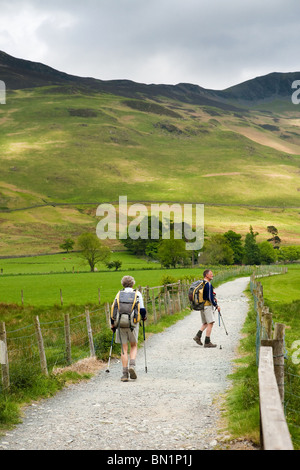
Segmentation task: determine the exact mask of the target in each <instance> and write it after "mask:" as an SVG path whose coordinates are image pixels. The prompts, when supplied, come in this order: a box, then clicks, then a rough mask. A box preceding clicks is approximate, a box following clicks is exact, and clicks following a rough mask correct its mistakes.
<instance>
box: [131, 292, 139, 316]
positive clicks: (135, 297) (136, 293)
mask: <svg viewBox="0 0 300 470" xmlns="http://www.w3.org/2000/svg"><path fill="white" fill-rule="evenodd" d="M137 296H138V291H137V289H135V296H134V301H133V304H132V308H131V311H133V309H134V306H135V304H136V299H137Z"/></svg>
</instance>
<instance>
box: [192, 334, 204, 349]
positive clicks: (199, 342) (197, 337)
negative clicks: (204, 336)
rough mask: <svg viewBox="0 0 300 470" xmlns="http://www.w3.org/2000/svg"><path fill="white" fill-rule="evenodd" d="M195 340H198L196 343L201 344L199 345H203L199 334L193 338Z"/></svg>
mask: <svg viewBox="0 0 300 470" xmlns="http://www.w3.org/2000/svg"><path fill="white" fill-rule="evenodd" d="M193 340H194V341H196V343H197V344H199V346H203V343H202V341H201V339H200V338H199V336H197V335H196V336H195V337H194V338H193Z"/></svg>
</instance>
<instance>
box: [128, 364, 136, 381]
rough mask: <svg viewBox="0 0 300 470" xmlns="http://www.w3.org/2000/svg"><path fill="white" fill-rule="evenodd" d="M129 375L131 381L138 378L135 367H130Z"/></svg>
mask: <svg viewBox="0 0 300 470" xmlns="http://www.w3.org/2000/svg"><path fill="white" fill-rule="evenodd" d="M129 375H130V378H131V379H136V378H137V375H136V372H135V368H134V366H129Z"/></svg>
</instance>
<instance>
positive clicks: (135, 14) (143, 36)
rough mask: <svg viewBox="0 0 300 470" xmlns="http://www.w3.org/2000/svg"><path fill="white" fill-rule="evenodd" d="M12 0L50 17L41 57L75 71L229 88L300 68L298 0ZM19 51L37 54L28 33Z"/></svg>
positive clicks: (40, 36)
mask: <svg viewBox="0 0 300 470" xmlns="http://www.w3.org/2000/svg"><path fill="white" fill-rule="evenodd" d="M12 3H13V5H14V11H16V9H18V11H20V10H22V9H26V8H27V9H28V8H29V6H31V10H30V11H31V12H32V16H34V15H35V14H38V13H39V14H43V15H44V16H43V21H41V24H40V26H39V27H38V28H37V29H36V30H35V35H36V41H37V42H38V43H40V44H42V45H44V53H43V55H42V56H41V57H40V61H41V62H44V63H46V64H47V65H50V66H52V67H54V68H58V69H59V70H63V71H66V72H68V73H73V74H75V75H82V76H94V77H96V78H100V79H118V78H127V79H131V80H134V81H140V82H144V83H178V82H190V83H196V84H199V85H200V86H204V87H207V88H218V89H221V88H225V87H226V86H230V85H233V84H235V83H238V82H240V81H242V80H245V79H248V78H253V77H254V76H256V75H263V74H265V73H269V72H273V71H275V70H276V71H295V70H296V69H297V68H298V67H297V64H298V61H297V55H298V51H297V45H298V42H299V31H300V28H299V26H300V24H299V23H300V16H299V13H300V2H297V1H296V0H283V1H282V0H273V1H270V0H264V1H263V2H262V1H261V0H259V1H258V0H249V1H248V0H244V1H240V0H234V1H233V0H227V1H226V2H225V1H224V0H210V1H208V0H185V1H183V0H151V1H150V0H85V1H81V0H80V1H79V0H75V1H74V0H72V1H71V0H59V1H57V0H52V1H51V2H45V1H44V0H27V1H22V0H13V2H12V0H10V1H9V2H7V1H4V0H2V1H1V0H0V8H3V11H5V9H8V8H9V6H11V4H12ZM12 11H13V10H12V9H11V12H12ZM10 14H12V13H10ZM60 18H62V20H63V19H64V18H66V21H65V24H64V21H61V24H60V21H59V19H60ZM67 19H69V20H70V21H69V24H68V21H67ZM16 49H18V50H19V53H18V54H16V55H17V56H19V57H20V56H22V57H24V58H27V59H29V60H32V59H31V54H32V55H33V53H34V51H32V50H29V49H27V48H26V41H25V38H24V41H23V44H22V43H20V44H19V45H18V46H16V45H14V47H13V46H12V48H11V51H10V50H7V51H6V52H8V53H12V52H13V51H14V50H16ZM34 60H36V59H34Z"/></svg>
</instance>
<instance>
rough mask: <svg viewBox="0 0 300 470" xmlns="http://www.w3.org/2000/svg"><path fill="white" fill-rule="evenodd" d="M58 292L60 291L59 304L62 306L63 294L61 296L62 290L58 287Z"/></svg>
mask: <svg viewBox="0 0 300 470" xmlns="http://www.w3.org/2000/svg"><path fill="white" fill-rule="evenodd" d="M59 293H60V305H61V306H62V305H63V304H64V299H63V296H62V290H61V289H59Z"/></svg>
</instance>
